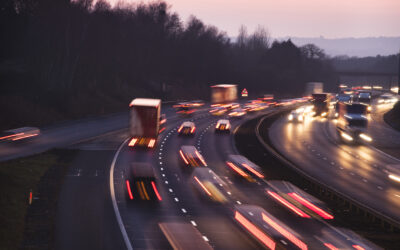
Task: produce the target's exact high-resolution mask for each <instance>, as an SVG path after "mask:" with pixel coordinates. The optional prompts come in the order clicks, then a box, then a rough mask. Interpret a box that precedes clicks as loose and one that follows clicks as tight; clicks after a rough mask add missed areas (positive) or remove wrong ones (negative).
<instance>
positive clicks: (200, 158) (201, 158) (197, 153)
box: [195, 150, 207, 166]
mask: <svg viewBox="0 0 400 250" xmlns="http://www.w3.org/2000/svg"><path fill="white" fill-rule="evenodd" d="M195 153H196V155H197V158H199V160H200V161H201V162H202V163H203V165H204V166H207V163H206V162H205V161H204V159H203V156H201V154H200V153H199V152H198V151H197V150H196V152H195Z"/></svg>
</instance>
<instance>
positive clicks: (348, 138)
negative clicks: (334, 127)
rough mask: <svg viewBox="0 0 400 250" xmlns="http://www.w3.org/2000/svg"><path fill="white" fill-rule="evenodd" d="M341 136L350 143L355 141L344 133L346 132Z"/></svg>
mask: <svg viewBox="0 0 400 250" xmlns="http://www.w3.org/2000/svg"><path fill="white" fill-rule="evenodd" d="M341 135H342V137H343V138H344V139H346V140H348V141H352V140H353V137H351V136H350V135H348V134H346V133H344V132H342V133H341Z"/></svg>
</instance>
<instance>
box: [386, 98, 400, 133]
mask: <svg viewBox="0 0 400 250" xmlns="http://www.w3.org/2000/svg"><path fill="white" fill-rule="evenodd" d="M383 119H384V120H385V122H386V123H387V124H389V125H390V126H391V127H392V128H394V129H396V130H398V131H400V102H397V103H396V104H395V105H394V106H393V109H391V110H390V111H389V112H387V113H386V114H385V115H384V116H383Z"/></svg>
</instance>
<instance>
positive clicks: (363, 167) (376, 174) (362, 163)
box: [269, 118, 400, 222]
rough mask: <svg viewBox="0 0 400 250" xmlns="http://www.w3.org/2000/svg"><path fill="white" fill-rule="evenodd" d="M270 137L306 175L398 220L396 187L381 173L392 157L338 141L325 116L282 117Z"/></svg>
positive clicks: (332, 126) (392, 161)
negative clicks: (301, 120) (293, 119)
mask: <svg viewBox="0 0 400 250" xmlns="http://www.w3.org/2000/svg"><path fill="white" fill-rule="evenodd" d="M269 136H270V139H271V141H272V143H273V145H274V146H275V147H276V148H277V150H278V151H279V152H281V153H283V154H284V155H285V157H287V158H288V159H290V160H291V161H292V162H294V163H295V164H296V165H298V166H299V167H300V168H301V169H302V170H303V171H305V172H306V173H307V174H310V175H311V176H313V177H314V178H316V179H319V180H323V182H324V183H326V184H327V185H328V186H330V187H333V188H334V189H336V190H338V191H340V192H341V193H343V194H347V195H349V196H350V197H352V198H354V199H356V200H358V201H359V202H361V203H363V204H365V205H367V206H368V207H370V208H373V209H375V210H377V211H380V212H382V213H383V214H386V215H388V216H390V217H391V218H393V219H395V220H396V221H398V222H400V213H399V211H400V210H399V209H400V199H398V198H396V197H397V196H396V195H398V194H399V190H398V186H397V185H396V184H394V183H393V182H391V181H389V179H388V178H387V174H385V173H384V168H385V165H386V164H393V163H395V162H396V161H395V160H393V159H392V158H390V157H388V156H387V155H385V154H382V153H380V152H379V151H376V150H373V149H371V148H370V147H369V146H368V145H345V144H342V143H340V142H339V141H338V138H337V137H336V132H335V128H334V125H332V124H330V122H329V121H328V120H326V119H320V118H310V119H309V120H306V121H305V122H304V123H288V122H287V119H286V118H281V119H279V120H277V121H276V122H275V123H274V124H273V125H272V127H271V128H270V131H269Z"/></svg>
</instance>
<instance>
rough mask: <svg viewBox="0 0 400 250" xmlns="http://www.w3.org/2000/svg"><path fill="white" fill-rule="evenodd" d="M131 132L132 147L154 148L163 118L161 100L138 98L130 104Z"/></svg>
mask: <svg viewBox="0 0 400 250" xmlns="http://www.w3.org/2000/svg"><path fill="white" fill-rule="evenodd" d="M129 107H130V120H129V133H130V136H131V139H130V141H129V144H128V145H129V146H130V147H138V146H139V147H140V146H141V147H145V148H153V147H154V146H155V145H156V141H157V137H158V134H159V133H160V129H161V128H160V127H161V123H162V121H163V120H165V119H163V118H162V117H161V100H160V99H147V98H136V99H134V100H133V101H132V102H131V103H130V104H129Z"/></svg>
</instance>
